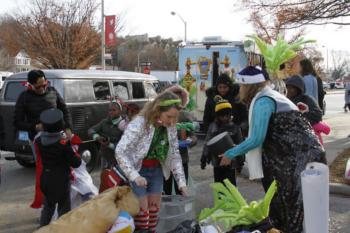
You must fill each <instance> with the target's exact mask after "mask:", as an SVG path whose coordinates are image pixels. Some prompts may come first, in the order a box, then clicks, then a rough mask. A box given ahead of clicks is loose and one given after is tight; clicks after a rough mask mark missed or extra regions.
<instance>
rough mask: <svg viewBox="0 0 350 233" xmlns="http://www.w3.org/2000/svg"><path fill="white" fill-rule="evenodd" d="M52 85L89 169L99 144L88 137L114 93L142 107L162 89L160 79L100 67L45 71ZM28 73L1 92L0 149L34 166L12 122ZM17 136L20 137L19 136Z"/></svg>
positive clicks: (13, 78) (9, 82)
mask: <svg viewBox="0 0 350 233" xmlns="http://www.w3.org/2000/svg"><path fill="white" fill-rule="evenodd" d="M44 72H45V76H46V78H47V79H48V81H49V83H50V85H52V86H54V87H55V88H56V89H57V91H58V92H59V93H60V94H61V96H62V97H63V98H64V100H65V102H66V104H67V107H68V109H69V111H70V113H71V115H72V121H73V129H72V130H73V133H75V134H77V135H79V137H81V138H82V140H83V144H82V145H81V146H80V150H81V151H85V150H88V151H90V153H91V160H90V163H89V164H88V167H89V169H90V170H92V169H93V167H94V166H95V164H96V161H97V160H98V158H97V151H98V144H97V143H96V142H95V141H93V140H91V139H90V138H89V137H88V132H87V131H88V129H89V128H90V127H91V126H93V125H95V124H97V123H98V122H99V121H101V120H102V119H103V118H105V117H106V115H107V110H108V105H109V102H110V100H109V99H110V98H111V96H117V97H118V98H120V99H122V100H123V101H124V102H125V103H126V104H127V103H135V104H137V105H139V106H140V107H142V106H143V105H144V104H145V102H147V101H149V100H150V99H152V98H154V97H155V96H156V94H157V90H160V86H159V82H158V80H157V79H156V78H155V77H153V76H151V75H145V74H140V73H132V72H121V71H101V70H44ZM26 80H27V72H22V73H17V74H14V75H12V76H10V77H8V78H6V80H5V82H4V86H3V90H2V91H1V94H0V121H1V122H0V125H1V124H2V123H3V125H4V128H3V129H2V130H0V136H1V135H2V136H3V140H0V149H1V150H6V151H12V152H14V153H15V158H16V160H17V162H18V163H19V164H20V165H22V166H24V167H30V166H34V158H33V155H32V153H31V149H30V146H29V144H28V142H27V141H26V139H25V138H26V137H24V136H23V135H24V134H23V133H22V134H16V129H15V128H14V125H13V117H14V109H15V104H16V100H17V98H18V96H19V95H20V93H21V92H22V91H24V90H25V89H26V87H25V86H24V85H23V83H24V82H26ZM16 135H17V138H16Z"/></svg>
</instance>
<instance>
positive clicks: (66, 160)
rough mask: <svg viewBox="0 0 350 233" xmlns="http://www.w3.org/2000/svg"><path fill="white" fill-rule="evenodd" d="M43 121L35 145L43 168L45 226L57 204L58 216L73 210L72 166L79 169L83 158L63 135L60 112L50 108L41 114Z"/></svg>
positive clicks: (42, 187)
mask: <svg viewBox="0 0 350 233" xmlns="http://www.w3.org/2000/svg"><path fill="white" fill-rule="evenodd" d="M40 121H41V123H42V124H43V128H44V131H43V132H42V134H41V135H40V136H39V137H38V138H36V140H35V146H36V150H37V152H38V153H39V154H40V156H41V160H42V165H43V171H42V174H41V177H40V189H41V191H42V193H43V194H44V207H43V210H42V212H41V217H40V226H45V225H48V224H49V223H50V221H51V218H52V216H53V214H54V211H55V208H56V204H58V206H57V210H58V215H59V216H61V215H63V214H65V213H67V212H68V211H70V209H71V203H70V179H71V177H70V174H71V167H73V168H77V167H79V166H80V164H81V159H80V156H79V155H78V154H76V153H75V152H74V151H73V149H72V146H71V143H70V141H68V140H66V137H65V134H64V133H63V130H64V122H63V113H62V111H61V110H59V109H54V108H51V109H48V110H45V111H43V112H42V113H41V114H40Z"/></svg>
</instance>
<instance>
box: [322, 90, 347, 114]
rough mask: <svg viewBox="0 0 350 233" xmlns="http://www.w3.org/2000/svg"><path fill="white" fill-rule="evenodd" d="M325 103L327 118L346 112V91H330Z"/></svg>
mask: <svg viewBox="0 0 350 233" xmlns="http://www.w3.org/2000/svg"><path fill="white" fill-rule="evenodd" d="M325 101H326V116H327V115H331V114H337V113H342V112H344V90H336V91H329V92H328V93H327V94H326V96H325Z"/></svg>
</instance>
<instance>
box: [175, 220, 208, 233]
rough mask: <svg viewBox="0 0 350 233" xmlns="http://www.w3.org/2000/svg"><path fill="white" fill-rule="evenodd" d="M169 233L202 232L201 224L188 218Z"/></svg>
mask: <svg viewBox="0 0 350 233" xmlns="http://www.w3.org/2000/svg"><path fill="white" fill-rule="evenodd" d="M168 233H202V231H201V228H200V226H199V224H198V223H197V222H196V221H195V220H186V221H183V222H182V223H180V224H179V225H178V226H177V227H176V228H175V229H174V230H172V231H169V232H168Z"/></svg>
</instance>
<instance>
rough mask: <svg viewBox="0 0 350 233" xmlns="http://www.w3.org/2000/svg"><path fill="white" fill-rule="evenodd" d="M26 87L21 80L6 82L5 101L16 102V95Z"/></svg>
mask: <svg viewBox="0 0 350 233" xmlns="http://www.w3.org/2000/svg"><path fill="white" fill-rule="evenodd" d="M26 89H27V87H26V86H24V84H23V83H22V82H8V83H7V85H6V90H5V96H4V99H5V101H9V102H16V101H17V98H18V96H19V95H20V94H21V93H22V92H23V91H25V90H26Z"/></svg>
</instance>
